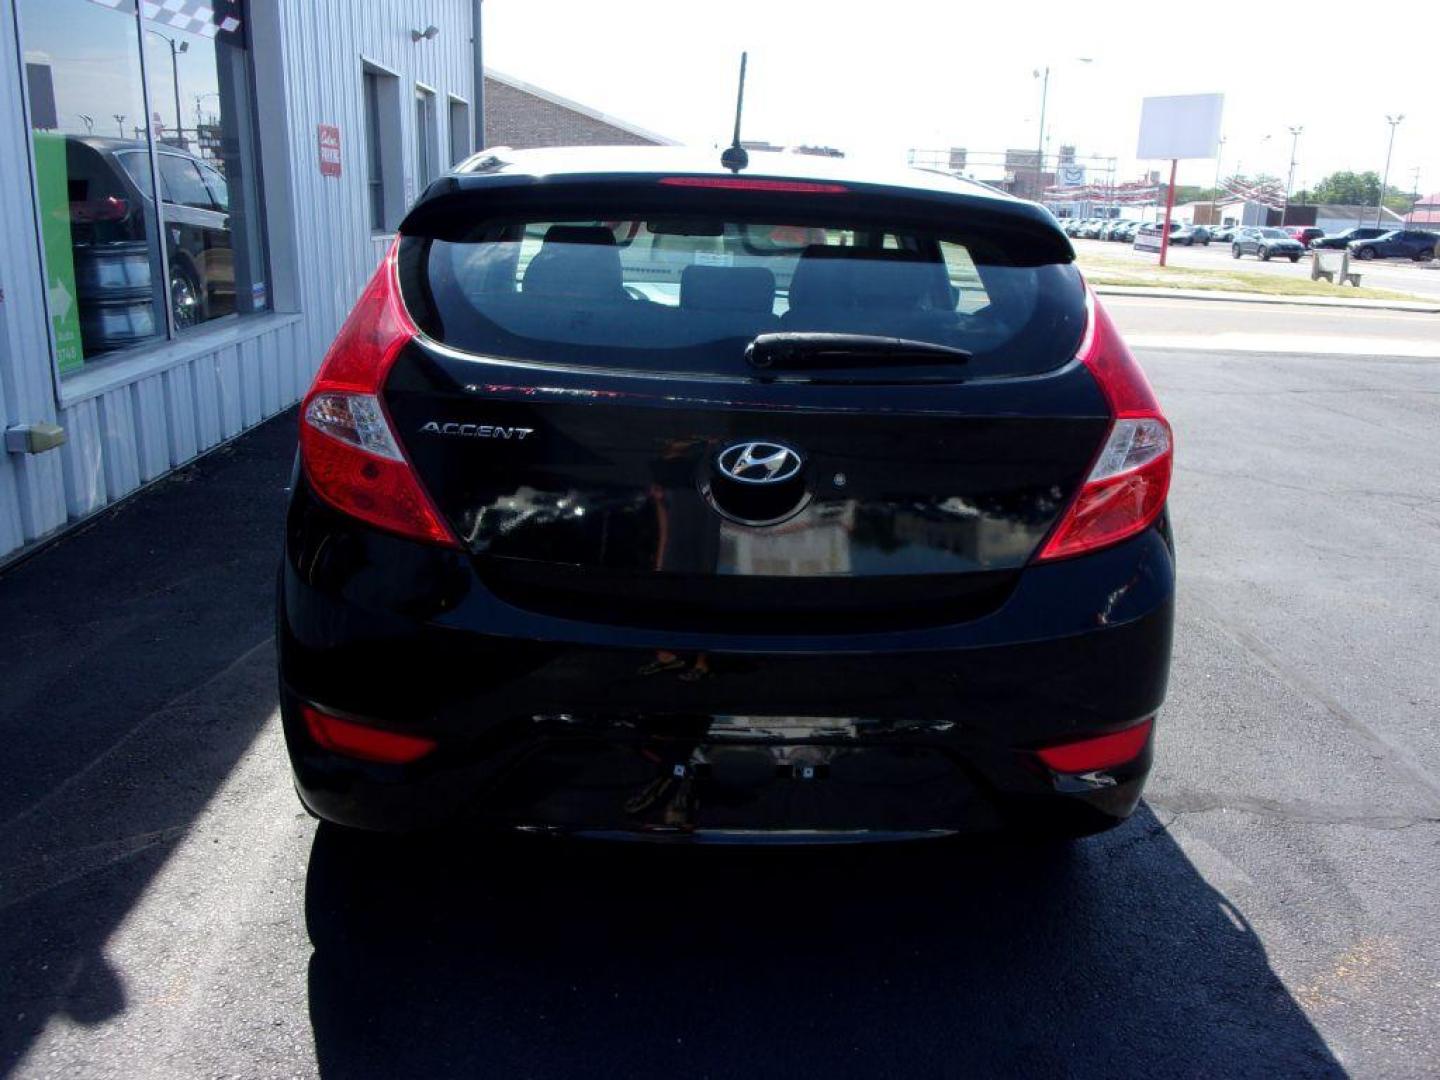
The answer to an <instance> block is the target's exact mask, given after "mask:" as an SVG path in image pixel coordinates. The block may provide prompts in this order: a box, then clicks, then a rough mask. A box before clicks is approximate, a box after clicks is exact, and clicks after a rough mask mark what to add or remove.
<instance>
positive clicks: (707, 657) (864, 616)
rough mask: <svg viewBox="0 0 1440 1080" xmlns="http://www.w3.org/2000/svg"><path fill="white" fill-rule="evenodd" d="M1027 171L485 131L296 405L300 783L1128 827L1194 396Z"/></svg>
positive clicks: (1166, 623) (548, 812)
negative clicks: (1153, 365)
mask: <svg viewBox="0 0 1440 1080" xmlns="http://www.w3.org/2000/svg"><path fill="white" fill-rule="evenodd" d="M1073 260H1074V256H1073V252H1072V250H1071V247H1070V244H1069V241H1068V240H1067V239H1066V237H1065V235H1064V233H1063V232H1061V230H1060V228H1059V227H1058V226H1057V224H1056V223H1055V221H1054V219H1053V218H1051V216H1050V215H1049V214H1048V213H1047V212H1046V211H1045V210H1043V209H1041V208H1040V207H1038V206H1035V205H1032V204H1029V203H1026V202H1021V201H1018V200H1015V199H1012V198H1010V197H1008V196H1005V195H1001V194H998V193H996V192H994V191H992V190H990V189H988V188H985V187H983V186H980V185H975V184H970V183H966V182H963V181H959V180H955V179H952V178H950V177H948V176H944V175H940V174H932V173H927V172H922V171H914V170H903V171H899V172H896V173H893V174H892V173H883V172H869V171H861V170H859V169H856V168H854V167H853V166H850V165H848V163H846V162H832V161H828V160H826V161H822V160H818V159H813V158H792V157H789V156H784V155H767V156H766V158H765V159H764V161H763V166H760V165H757V166H753V167H750V168H745V169H743V170H739V171H731V170H727V169H724V168H722V167H720V162H719V160H718V155H714V156H711V155H709V154H700V153H697V152H694V151H682V150H674V149H633V150H632V149H626V150H584V151H577V150H564V151H553V150H542V151H527V152H510V151H504V150H501V151H493V152H486V153H484V154H481V155H477V156H476V157H474V158H472V159H470V160H469V161H467V162H466V163H465V164H464V165H462V166H461V167H460V168H459V169H458V170H457V171H456V172H455V173H453V174H452V175H450V176H447V177H445V178H444V179H442V180H440V181H438V182H437V183H435V184H434V185H432V186H431V187H430V188H429V190H427V191H426V192H425V194H424V196H423V197H422V198H421V199H420V201H419V203H418V204H417V205H416V206H415V207H414V208H413V209H412V211H411V212H410V214H409V216H408V217H407V218H406V219H405V221H404V222H403V224H402V225H401V228H400V236H399V237H398V239H397V241H396V244H395V247H394V248H393V249H392V251H391V253H390V254H389V256H388V257H387V258H386V259H385V260H384V262H383V264H382V265H381V266H380V268H379V270H378V271H377V272H376V274H375V276H374V278H373V279H372V281H371V282H370V284H369V285H368V287H367V288H366V290H365V292H364V294H363V295H362V296H361V298H360V300H359V302H358V303H357V304H356V307H355V309H354V311H353V313H352V314H351V315H350V318H349V320H348V321H347V322H346V324H345V326H344V327H343V328H342V329H341V331H340V334H339V336H338V337H337V338H336V340H335V343H334V345H333V346H332V347H331V349H330V351H329V353H328V354H327V356H326V358H325V361H324V364H323V366H322V367H321V369H320V372H319V374H318V376H317V378H316V380H315V383H314V386H313V387H312V388H311V389H310V392H309V394H308V395H307V396H306V398H305V400H304V403H303V405H302V409H301V425H300V454H299V461H298V464H297V468H296V472H295V480H294V495H293V499H292V502H291V506H290V512H289V518H288V523H287V534H286V546H285V556H284V560H283V567H282V573H281V587H280V595H279V644H280V679H281V691H282V699H283V716H284V726H285V735H286V739H287V742H288V745H289V750H290V755H291V760H292V762H293V765H294V770H295V777H296V781H297V785H298V788H299V792H300V795H301V798H302V799H303V801H304V803H305V805H306V806H307V807H308V808H309V809H310V810H311V811H312V812H314V813H315V814H317V815H319V816H320V817H322V818H324V819H328V820H330V821H333V822H338V823H341V824H343V825H348V826H357V827H364V828H373V829H382V830H412V829H425V828H431V827H436V826H441V825H453V824H461V825H481V826H490V827H498V828H502V829H524V830H529V831H544V832H559V833H566V834H579V835H592V836H615V837H654V838H672V839H677V840H693V841H704V840H746V839H749V840H766V841H774V840H792V841H802V842H804V841H813V842H821V841H826V840H836V839H867V838H874V839H888V838H900V837H912V836H926V835H933V834H944V833H953V832H958V831H968V830H974V829H983V828H992V827H1005V826H1017V825H1018V826H1023V827H1026V828H1037V827H1038V828H1040V829H1043V830H1048V831H1052V832H1055V833H1060V834H1064V835H1077V834H1083V833H1086V832H1092V831H1096V830H1098V829H1103V828H1105V827H1107V826H1109V825H1113V824H1115V823H1117V822H1119V821H1121V820H1123V819H1124V818H1125V817H1126V816H1127V815H1128V814H1129V813H1130V812H1131V810H1132V809H1133V808H1134V806H1135V804H1136V801H1137V800H1138V798H1139V796H1140V789H1141V785H1142V784H1143V782H1144V779H1145V776H1146V774H1147V772H1148V770H1149V767H1150V760H1151V745H1152V725H1153V723H1154V718H1155V715H1156V712H1157V710H1158V709H1159V708H1160V705H1161V702H1162V700H1163V698H1164V694H1165V685H1166V679H1167V673H1168V668H1169V663H1170V642H1171V622H1172V611H1173V596H1174V553H1173V549H1172V543H1171V537H1170V530H1169V525H1168V520H1167V516H1166V511H1165V501H1166V493H1167V490H1168V487H1169V481H1170V473H1171V436H1170V428H1169V425H1168V424H1167V423H1166V421H1165V419H1164V417H1163V415H1162V414H1161V412H1160V409H1159V406H1158V405H1157V403H1156V400H1155V397H1154V395H1153V394H1152V392H1151V390H1150V387H1149V385H1148V383H1147V382H1146V379H1145V377H1144V375H1143V374H1142V373H1141V371H1140V368H1139V367H1138V366H1137V364H1136V362H1135V360H1134V359H1133V357H1132V356H1131V354H1130V352H1129V350H1128V349H1127V348H1126V346H1125V344H1124V343H1123V342H1122V341H1121V339H1120V337H1119V335H1118V334H1117V333H1116V330H1115V327H1114V325H1113V324H1112V323H1111V321H1110V319H1109V317H1108V316H1107V315H1106V313H1105V311H1104V309H1103V308H1102V307H1101V306H1100V305H1099V303H1098V302H1097V301H1096V299H1095V297H1094V295H1093V294H1092V293H1091V292H1090V291H1089V290H1088V289H1087V288H1086V285H1085V283H1084V281H1083V280H1082V278H1081V276H1080V274H1079V272H1078V271H1077V269H1076V267H1075V265H1074V261H1073Z"/></svg>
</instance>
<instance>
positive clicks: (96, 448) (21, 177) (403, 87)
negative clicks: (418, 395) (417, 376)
mask: <svg viewBox="0 0 1440 1080" xmlns="http://www.w3.org/2000/svg"><path fill="white" fill-rule="evenodd" d="M3 4H4V10H3V17H0V56H3V58H4V59H3V61H0V189H3V191H4V192H5V198H4V200H3V201H0V424H3V428H4V432H5V446H4V452H3V453H0V563H3V562H4V561H5V560H7V559H9V558H13V557H14V556H15V555H17V554H18V553H23V552H24V551H26V550H27V549H29V548H30V547H32V546H33V545H34V544H36V543H37V542H41V541H43V540H45V539H46V538H48V537H51V536H53V535H55V534H57V533H58V532H59V531H60V530H63V529H64V528H66V527H67V526H71V525H74V524H75V523H77V522H80V521H83V520H84V519H85V518H87V517H88V516H90V515H92V514H94V513H96V512H97V511H99V510H102V509H103V508H105V507H106V506H109V505H111V504H113V503H114V502H115V501H116V500H119V499H122V498H124V497H125V496H127V495H129V494H131V493H132V492H134V491H136V490H138V489H140V488H141V487H143V486H144V485H145V484H147V483H149V482H151V481H154V480H156V479H157V478H159V477H161V476H164V475H165V474H166V473H167V472H169V471H171V470H172V469H175V468H177V467H179V466H181V465H183V464H185V463H186V462H187V461H190V460H192V459H193V458H195V457H196V456H197V455H199V454H202V453H204V452H205V451H206V450H209V449H212V448H213V447H215V446H217V445H219V444H221V443H223V442H225V441H226V440H228V439H231V438H233V437H234V436H236V435H237V434H239V433H240V432H242V431H244V430H245V429H247V428H249V427H251V426H253V425H255V424H257V423H259V422H260V421H262V420H264V419H265V418H267V417H269V416H273V415H274V414H276V413H277V412H280V411H282V410H283V409H285V408H287V407H288V406H289V405H291V404H293V403H294V402H295V401H296V400H298V398H299V397H300V395H301V394H302V393H303V392H304V389H305V387H306V386H307V385H308V383H309V381H310V379H311V377H312V375H313V374H314V372H315V370H316V368H317V367H318V366H319V363H320V359H321V357H322V356H323V355H324V351H325V348H326V345H327V344H328V342H329V341H330V339H331V337H332V336H333V335H334V333H335V331H336V329H337V328H338V326H339V324H340V322H341V321H342V319H343V318H344V316H345V314H346V312H347V311H348V310H349V307H350V305H351V304H352V303H353V301H354V299H355V297H356V296H357V295H358V294H359V292H360V289H361V287H362V285H363V284H364V282H365V279H366V278H367V277H368V276H369V274H370V273H371V272H372V271H373V270H374V267H375V265H376V263H377V262H378V261H379V259H380V257H381V256H382V254H383V253H384V251H385V250H386V248H387V246H388V245H389V244H390V242H391V239H392V237H393V233H394V230H395V227H396V225H397V224H398V222H399V221H400V219H401V217H402V216H403V214H404V211H405V208H406V206H408V205H409V203H410V202H411V200H412V199H414V197H415V196H416V195H417V194H418V193H419V192H420V191H422V190H424V188H425V186H426V185H427V184H428V183H430V181H432V180H433V179H435V178H436V177H437V176H439V175H440V174H441V173H442V172H444V171H445V170H446V169H447V168H448V167H449V166H450V165H451V164H453V163H455V162H458V161H460V160H461V159H463V158H464V157H466V156H468V155H469V154H470V153H471V152H472V148H473V147H474V146H475V145H476V133H477V129H481V125H480V124H477V122H476V121H477V116H480V115H483V116H484V117H485V129H488V130H492V131H503V133H504V136H505V137H504V138H503V139H492V140H491V142H492V143H498V142H502V141H503V142H505V143H507V144H508V145H512V146H524V145H555V144H563V143H592V144H612V143H631V142H649V143H655V142H667V141H669V140H666V139H664V138H663V137H661V136H658V135H655V134H653V133H651V132H647V131H644V130H643V129H640V128H636V127H633V126H631V125H628V124H625V123H624V122H623V121H620V120H617V119H615V118H614V117H610V116H608V115H606V114H604V113H602V112H599V111H597V110H594V109H590V108H587V107H585V106H582V105H579V104H578V103H576V102H572V101H568V100H567V99H564V98H560V97H557V96H555V95H553V94H548V93H547V92H545V91H543V90H541V89H540V88H538V87H534V86H531V85H529V84H527V83H524V82H521V81H520V80H518V79H514V78H511V77H509V76H504V75H500V74H499V73H495V72H489V73H487V74H486V76H485V77H484V78H483V79H482V80H481V81H480V87H481V91H482V93H481V94H480V95H477V93H476V83H477V79H476V73H477V71H478V70H480V67H479V49H478V42H477V40H476V34H475V32H474V31H475V28H476V26H477V20H478V16H479V12H480V0H364V2H360V0H248V2H247V0H3ZM481 97H484V98H485V99H486V100H487V101H488V100H489V99H491V98H493V99H494V101H493V103H492V106H491V107H487V106H486V105H485V104H482V102H481V101H480V100H479V98H481ZM497 110H498V111H497ZM157 192H158V194H159V198H158V199H157V198H156V194H157Z"/></svg>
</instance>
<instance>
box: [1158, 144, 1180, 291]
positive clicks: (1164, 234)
mask: <svg viewBox="0 0 1440 1080" xmlns="http://www.w3.org/2000/svg"><path fill="white" fill-rule="evenodd" d="M1179 164H1180V161H1179V159H1178V158H1171V159H1170V190H1169V191H1167V192H1166V193H1165V226H1164V228H1163V230H1162V231H1161V233H1160V265H1161V266H1164V265H1165V256H1166V255H1168V254H1169V253H1170V214H1171V212H1172V211H1173V210H1174V209H1175V167H1176V166H1177V165H1179Z"/></svg>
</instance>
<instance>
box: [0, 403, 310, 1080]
mask: <svg viewBox="0 0 1440 1080" xmlns="http://www.w3.org/2000/svg"><path fill="white" fill-rule="evenodd" d="M294 453H295V419H294V414H293V413H286V414H284V415H282V416H280V417H278V418H276V419H275V420H273V421H271V422H269V423H267V424H264V425H261V426H260V427H259V428H257V429H255V430H254V431H252V432H250V433H249V434H247V435H245V436H244V437H242V438H241V439H239V440H237V441H236V442H235V443H234V444H232V445H230V446H228V447H224V448H222V449H220V450H219V451H217V452H216V453H214V454H211V455H210V456H208V457H206V458H204V459H202V460H200V461H199V462H196V463H195V464H193V465H191V466H189V467H187V468H185V469H183V470H181V471H179V472H177V473H175V474H174V475H172V476H171V477H169V478H167V479H165V480H164V481H162V482H161V483H159V484H157V485H155V487H153V488H152V489H150V490H149V491H147V492H144V493H142V494H140V495H139V496H137V497H136V498H135V499H133V500H131V501H129V502H126V503H122V504H121V505H119V506H117V507H115V508H113V509H112V510H110V511H107V512H106V513H104V514H102V515H100V516H99V517H97V518H96V519H95V520H94V521H92V522H90V523H88V524H87V525H84V526H82V527H80V528H78V529H76V530H74V531H73V532H71V533H70V534H69V535H67V536H65V537H64V538H62V539H61V540H60V541H59V542H58V543H56V544H54V545H52V546H50V547H48V548H46V549H44V550H41V551H39V552H38V553H36V554H35V555H34V556H33V557H31V558H29V559H28V560H26V561H25V562H23V563H20V564H18V565H15V566H12V567H10V568H9V569H8V570H6V572H5V573H4V574H3V575H0V611H3V612H4V619H5V633H6V647H5V649H3V650H0V739H3V741H4V743H3V744H4V746H5V748H6V753H5V754H4V755H3V756H0V1002H3V1010H4V1012H3V1020H0V1074H6V1073H8V1071H9V1070H10V1069H12V1068H14V1067H15V1065H16V1063H17V1062H18V1061H20V1060H21V1059H22V1058H23V1057H24V1056H25V1055H26V1053H27V1052H28V1051H29V1050H30V1049H31V1047H32V1045H33V1043H34V1041H35V1039H36V1038H37V1036H38V1035H39V1034H40V1032H41V1031H43V1030H44V1029H45V1027H46V1025H47V1024H48V1023H49V1022H50V1021H51V1020H52V1019H53V1020H58V1021H59V1022H60V1023H62V1024H64V1023H67V1022H73V1023H74V1024H77V1025H80V1026H84V1027H88V1026H91V1025H95V1024H99V1023H101V1022H104V1021H107V1020H111V1019H113V1018H115V1017H118V1016H119V1015H121V1014H122V1013H123V1012H124V1011H125V1010H126V1009H127V1008H128V1007H129V1005H130V1004H131V1003H130V1002H129V1001H128V1000H127V992H126V985H125V980H124V978H123V975H122V973H121V972H120V971H119V970H117V968H116V966H115V965H114V964H113V963H112V961H111V960H110V959H109V958H108V957H107V955H106V950H107V943H108V942H109V941H110V939H111V938H112V935H114V934H115V932H116V930H117V929H118V928H119V927H121V926H122V925H124V924H125V922H126V919H127V917H128V916H130V915H131V913H132V912H133V911H134V909H135V908H136V905H137V904H138V903H139V902H140V900H141V898H142V897H143V896H144V895H145V892H146V890H147V889H148V888H149V887H150V886H151V885H152V883H153V882H154V880H155V877H156V875H157V874H158V873H159V872H160V871H161V869H162V868H163V867H164V866H165V864H166V862H167V860H168V859H169V858H170V856H171V854H172V853H173V852H174V850H175V849H176V847H177V845H178V844H179V843H180V842H181V841H182V840H183V839H184V838H185V837H186V835H187V834H188V833H189V832H190V830H191V829H192V828H193V827H194V825H195V822H196V819H197V818H198V817H199V816H200V815H201V814H202V812H203V811H204V810H205V808H206V807H207V805H208V804H209V803H210V802H211V800H212V799H213V798H214V796H215V794H216V792H217V791H218V790H220V789H221V787H222V786H223V785H224V784H225V782H226V780H227V779H228V778H229V777H230V776H231V774H232V772H233V770H234V768H235V766H236V763H237V762H238V761H239V760H240V759H241V758H242V756H243V755H244V754H245V753H246V751H247V749H248V748H249V747H251V745H252V744H253V743H254V741H255V738H256V735H257V733H258V732H259V731H260V730H261V729H262V727H263V726H264V725H265V724H266V723H267V722H268V721H270V720H271V719H272V717H273V716H274V714H275V709H276V692H275V662H274V653H273V650H272V647H271V645H270V640H271V637H272V633H273V624H274V605H275V602H274V589H275V568H276V565H277V562H278V559H279V554H280V541H281V538H282V532H283V521H284V513H285V502H286V484H287V482H288V477H289V475H290V467H291V463H292V461H293V459H294Z"/></svg>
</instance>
